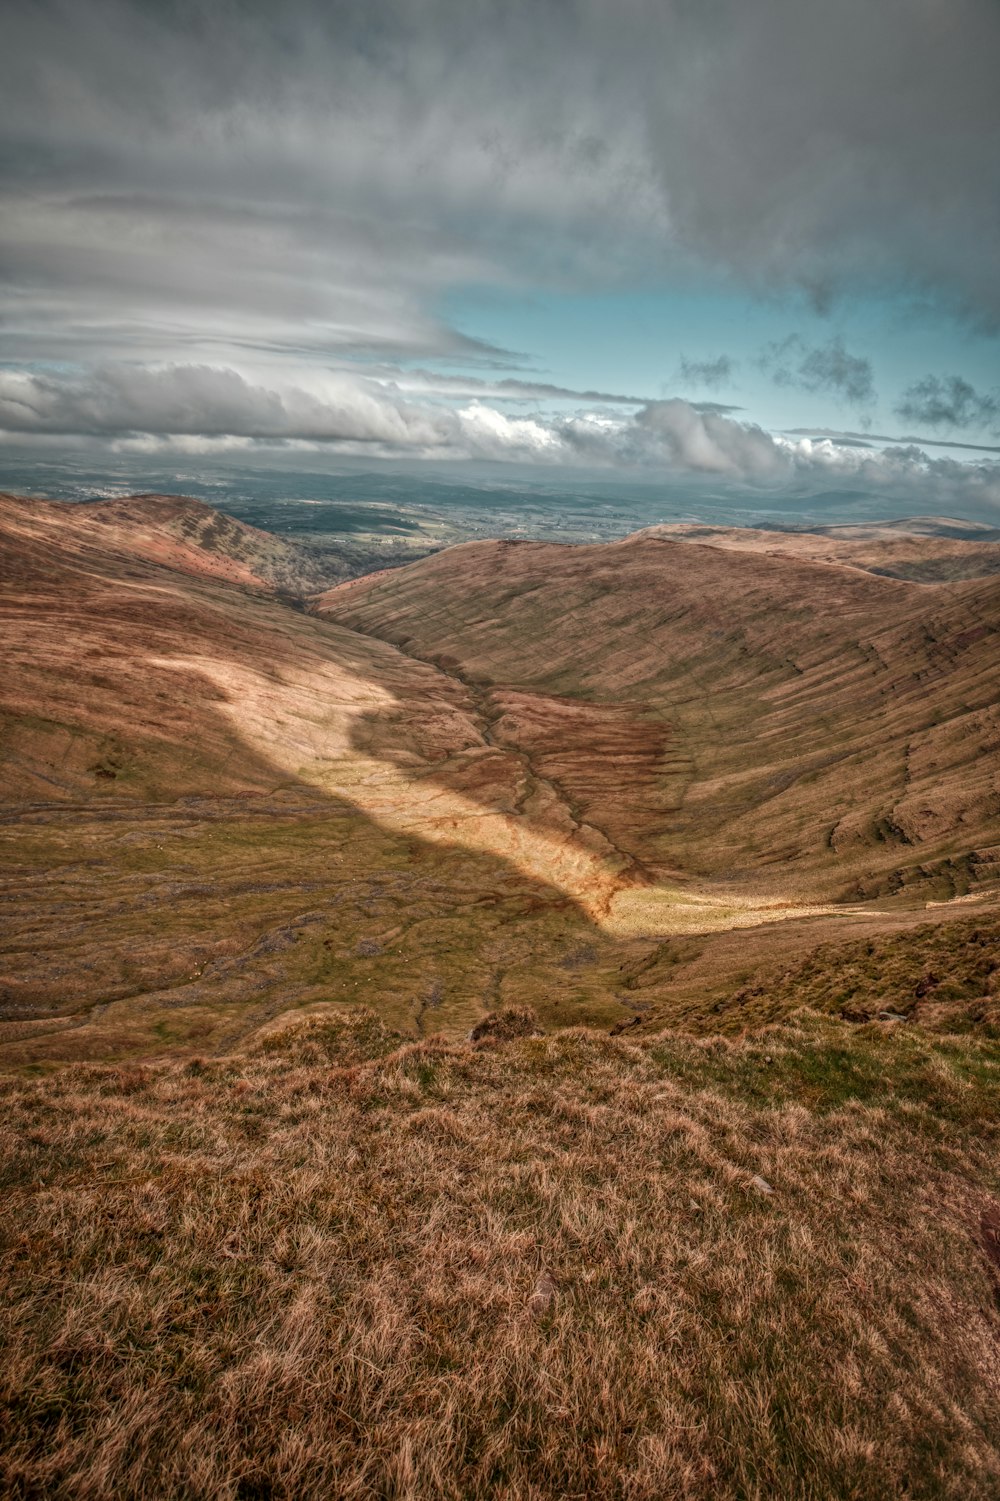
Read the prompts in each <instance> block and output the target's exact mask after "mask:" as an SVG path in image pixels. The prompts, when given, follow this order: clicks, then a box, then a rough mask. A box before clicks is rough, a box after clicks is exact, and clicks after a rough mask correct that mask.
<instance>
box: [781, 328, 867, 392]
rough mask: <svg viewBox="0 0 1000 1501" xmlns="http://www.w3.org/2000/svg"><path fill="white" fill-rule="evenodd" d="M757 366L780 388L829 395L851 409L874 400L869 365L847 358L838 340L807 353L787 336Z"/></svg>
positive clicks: (795, 338)
mask: <svg viewBox="0 0 1000 1501" xmlns="http://www.w3.org/2000/svg"><path fill="white" fill-rule="evenodd" d="M758 363H759V365H760V368H761V369H762V370H764V371H765V372H766V373H767V374H768V375H770V377H771V379H772V380H773V381H774V382H775V384H776V385H779V386H798V387H799V388H800V389H801V390H803V391H830V392H832V393H833V394H834V395H836V396H840V397H842V398H843V399H844V400H845V401H848V402H850V403H851V405H852V406H867V405H868V404H869V403H870V402H872V401H874V399H875V386H874V382H873V380H872V366H871V361H870V360H868V359H866V358H864V356H862V355H856V354H850V353H849V352H848V351H847V350H846V349H845V348H844V345H843V342H842V341H841V340H840V339H832V340H831V341H830V343H829V344H825V345H820V346H818V347H816V348H813V349H809V348H807V346H806V345H805V343H804V342H803V341H802V339H800V338H799V336H798V335H797V334H790V335H789V337H788V338H787V339H782V340H781V342H780V343H777V344H769V345H768V346H767V348H766V349H765V350H764V352H763V353H762V355H761V357H760V359H759V361H758Z"/></svg>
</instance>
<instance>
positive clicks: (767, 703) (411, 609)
mask: <svg viewBox="0 0 1000 1501" xmlns="http://www.w3.org/2000/svg"><path fill="white" fill-rule="evenodd" d="M742 535H743V536H746V534H742ZM771 538H772V534H770V533H751V534H749V536H748V539H747V540H749V542H750V543H751V550H749V551H748V550H746V549H745V548H744V547H743V546H739V547H737V546H734V545H733V544H732V541H731V538H730V534H728V533H727V534H725V535H724V537H723V539H722V541H723V545H716V543H715V541H713V537H712V534H709V537H708V540H707V542H705V541H700V540H699V541H696V540H695V537H694V536H687V537H686V538H685V540H683V541H677V540H674V539H672V538H670V537H667V536H663V535H660V534H659V533H658V532H654V533H648V532H643V533H639V534H637V535H636V536H634V537H631V538H629V539H627V540H626V541H624V542H621V543H617V544H613V545H607V546H600V547H565V546H559V545H556V544H544V543H507V542H490V543H470V544H467V545H465V546H462V547H456V548H452V549H450V550H449V551H448V552H445V553H443V554H439V555H438V556H436V557H434V558H428V559H425V560H423V561H422V562H419V563H415V564H413V565H411V566H410V567H408V568H405V569H402V570H400V571H397V572H393V573H391V574H386V575H383V576H378V577H373V578H370V579H359V580H356V581H354V582H352V583H348V584H345V585H343V586H341V587H339V588H336V589H334V590H332V591H330V592H329V593H327V594H326V595H324V596H323V597H322V598H321V599H320V601H319V603H318V608H319V610H320V611H321V612H322V613H323V614H324V616H325V618H327V619H331V620H335V621H337V622H338V623H339V624H341V625H345V626H348V627H349V628H351V629H352V630H355V631H361V632H364V633H367V634H370V635H373V636H377V637H378V638H380V639H382V640H385V641H388V642H391V643H393V644H395V645H396V646H398V647H399V648H400V649H401V650H403V651H404V652H406V653H408V654H409V655H411V656H414V657H416V658H419V659H421V660H425V661H429V662H432V663H435V664H437V665H438V666H439V667H441V668H443V669H444V670H445V671H447V672H449V673H451V674H452V675H453V676H454V677H455V678H456V679H457V680H460V681H462V682H466V683H471V684H474V685H475V688H476V692H477V695H478V697H479V702H480V706H481V712H482V713H483V714H484V715H485V716H486V717H487V719H488V721H489V723H490V725H491V733H492V735H493V737H494V739H495V740H496V741H497V742H498V743H502V744H509V745H511V746H512V747H514V748H517V749H519V750H520V751H521V752H522V753H524V754H528V755H532V756H536V757H542V758H544V761H545V764H546V765H548V766H549V767H551V768H552V776H553V778H554V780H555V781H556V783H558V784H559V785H560V786H561V787H562V788H563V791H564V794H565V796H566V798H567V799H568V800H569V801H570V802H571V803H573V804H574V805H578V806H580V807H581V808H584V809H588V808H590V809H595V808H599V809H600V814H599V815H598V813H596V812H595V813H593V814H592V815H591V816H593V817H594V819H595V821H596V822H597V823H599V824H600V825H601V826H602V827H610V826H612V825H613V826H614V828H615V829H616V831H617V833H616V836H615V837H616V839H617V842H618V843H620V844H621V845H622V846H623V847H624V848H626V849H627V850H628V851H629V852H630V853H631V854H632V855H633V857H634V858H635V859H636V860H637V861H638V862H639V863H640V864H641V865H642V866H643V867H644V868H646V869H648V870H650V871H654V872H657V871H658V872H660V873H661V874H662V873H666V872H669V871H676V870H677V869H678V868H681V869H684V870H687V871H690V872H692V873H698V874H700V875H705V876H709V875H710V876H712V877H714V878H715V879H716V880H720V879H721V880H729V881H733V882H735V883H737V884H739V883H741V882H746V881H752V882H753V883H754V885H756V886H758V887H759V886H760V885H761V884H763V885H765V886H770V887H773V888H775V889H781V890H784V891H787V890H789V889H793V890H797V891H799V892H802V893H809V894H810V895H812V896H818V895H821V894H822V895H825V896H827V897H839V898H840V899H845V898H850V897H852V896H853V897H855V898H864V897H873V896H877V895H891V894H892V893H894V892H897V891H900V890H902V889H904V888H908V887H911V886H916V887H917V888H919V890H920V894H921V896H927V897H933V896H939V895H948V894H954V893H955V892H956V891H959V892H961V891H964V890H966V889H968V887H969V885H970V884H971V883H974V882H975V881H976V880H977V879H979V878H981V877H983V876H989V877H990V878H995V877H996V876H997V875H998V874H1000V865H998V859H1000V856H998V847H1000V578H994V579H987V580H975V581H967V582H955V583H948V584H941V585H938V586H937V587H935V588H933V589H927V588H925V587H924V586H922V585H919V584H916V583H913V582H906V581H902V580H897V579H890V578H885V577H877V576H874V575H873V574H872V573H870V572H868V571H863V570H862V569H860V568H858V567H854V566H850V567H848V566H844V565H843V563H841V562H830V561H818V560H816V559H814V558H813V557H811V556H808V550H809V549H814V548H815V547H816V546H817V544H816V542H815V540H814V539H808V540H807V541H805V542H801V541H800V539H799V538H797V537H795V538H793V539H792V547H791V549H789V547H788V546H787V545H786V539H785V538H784V537H783V536H782V535H780V534H779V535H778V536H777V537H776V539H775V542H774V545H771ZM824 545H825V544H824ZM928 545H932V544H928ZM951 545H953V544H950V543H949V544H945V546H946V547H948V546H951ZM803 553H806V554H807V555H805V556H804V555H802V554H803ZM624 724H627V725H628V727H629V728H628V729H627V731H620V729H619V727H620V726H621V725H624ZM620 734H621V735H623V739H621V740H620V739H619V738H618V737H619V735H620ZM619 836H620V837H619Z"/></svg>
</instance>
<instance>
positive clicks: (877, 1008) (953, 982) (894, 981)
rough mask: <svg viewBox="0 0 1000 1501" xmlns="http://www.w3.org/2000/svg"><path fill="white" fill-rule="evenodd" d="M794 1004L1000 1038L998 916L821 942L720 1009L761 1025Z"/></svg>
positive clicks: (992, 914)
mask: <svg viewBox="0 0 1000 1501" xmlns="http://www.w3.org/2000/svg"><path fill="white" fill-rule="evenodd" d="M797 1006H808V1007H809V1008H810V1009H812V1010H815V1011H828V1012H834V1013H837V1014H839V1015H840V1016H842V1017H843V1018H844V1019H845V1020H847V1021H871V1020H872V1019H873V1018H875V1017H877V1016H878V1015H879V1014H880V1013H881V1012H884V1011H890V1012H893V1013H895V1014H897V1015H903V1016H905V1017H907V1018H908V1019H911V1020H913V1021H919V1022H920V1023H921V1024H922V1025H924V1026H926V1027H933V1028H941V1029H943V1030H947V1031H958V1032H961V1031H976V1032H979V1033H981V1034H985V1035H988V1036H990V1037H1000V914H998V913H996V912H994V911H991V912H984V913H979V914H977V915H976V916H975V917H973V918H968V919H965V920H959V921H952V922H948V923H926V924H922V925H920V926H919V927H917V928H914V929H912V930H911V931H909V932H905V933H900V934H885V935H882V936H878V937H871V938H867V939H856V940H855V941H854V942H851V943H824V944H820V945H819V946H818V947H817V948H816V949H814V950H813V952H812V953H811V954H809V955H808V956H807V957H806V958H805V959H803V960H801V961H800V962H799V963H797V964H792V965H790V966H788V967H787V968H785V969H784V970H783V971H782V972H781V973H779V974H774V973H772V974H767V975H764V976H762V977H760V978H758V979H757V980H756V981H755V982H754V983H752V984H751V985H749V986H744V987H743V988H742V989H740V990H739V991H737V992H736V994H735V995H733V996H732V997H730V998H729V999H728V1000H726V1001H724V1002H720V1003H719V1005H718V1007H717V1010H719V1011H723V1012H725V1011H728V1012H730V1013H733V1012H735V1013H736V1014H737V1015H738V1016H739V1017H741V1019H743V1020H744V1021H745V1022H746V1021H753V1022H756V1023H758V1024H759V1023H760V1022H762V1021H772V1020H776V1019H777V1018H779V1017H781V1016H787V1015H788V1013H789V1012H790V1011H792V1010H794V1009H795V1008H796V1007H797Z"/></svg>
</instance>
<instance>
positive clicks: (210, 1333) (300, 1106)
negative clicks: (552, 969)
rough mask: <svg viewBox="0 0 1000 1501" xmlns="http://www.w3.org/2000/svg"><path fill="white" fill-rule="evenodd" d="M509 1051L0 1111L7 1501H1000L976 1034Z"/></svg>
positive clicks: (269, 1051)
mask: <svg viewBox="0 0 1000 1501" xmlns="http://www.w3.org/2000/svg"><path fill="white" fill-rule="evenodd" d="M533 1028H534V1023H533V1021H532V1019H531V1018H530V1015H526V1014H525V1013H519V1012H515V1013H508V1014H507V1015H505V1016H504V1017H502V1018H501V1019H500V1024H499V1026H497V1027H495V1028H494V1029H493V1030H492V1033H490V1029H484V1031H486V1032H487V1036H486V1037H484V1039H483V1041H481V1042H479V1043H473V1044H470V1043H453V1042H452V1043H449V1042H446V1041H444V1040H441V1039H435V1038H431V1039H428V1040H427V1041H424V1042H420V1043H416V1044H412V1043H403V1042H402V1040H401V1039H399V1038H396V1037H393V1036H392V1035H391V1033H389V1032H387V1031H386V1029H385V1028H384V1026H383V1025H382V1024H381V1022H380V1021H379V1020H378V1018H376V1017H374V1016H371V1015H369V1016H364V1015H361V1016H357V1017H354V1018H350V1017H347V1018H342V1019H341V1020H340V1021H339V1022H337V1023H329V1022H325V1023H322V1024H319V1023H316V1024H312V1025H306V1026H305V1027H304V1028H302V1027H297V1028H292V1029H291V1030H289V1029H288V1028H287V1027H286V1028H284V1029H281V1030H279V1031H277V1032H275V1033H274V1034H273V1036H271V1037H270V1039H266V1040H265V1041H264V1042H263V1043H262V1044H261V1045H260V1046H258V1048H257V1049H256V1051H254V1052H252V1053H250V1054H246V1055H244V1056H233V1057H228V1058H225V1059H219V1060H216V1061H199V1060H193V1061H191V1062H189V1063H187V1064H183V1063H174V1064H170V1063H163V1064H157V1065H153V1066H145V1067H131V1068H127V1069H106V1068H93V1067H83V1066H76V1067H72V1068H69V1069H66V1070H63V1071H62V1072H60V1073H59V1074H57V1075H55V1076H52V1077H49V1078H42V1079H34V1080H22V1081H20V1082H14V1081H11V1080H8V1081H7V1082H6V1083H4V1084H3V1086H2V1121H3V1135H2V1138H0V1140H2V1147H3V1173H4V1177H3V1192H4V1200H5V1206H6V1212H5V1215H4V1217H3V1230H2V1234H3V1241H2V1262H0V1276H2V1279H3V1280H2V1287H3V1295H4V1303H5V1306H6V1308H7V1313H6V1315H5V1321H4V1322H5V1333H4V1345H5V1349H4V1359H3V1363H2V1372H3V1374H2V1377H0V1404H2V1409H0V1410H2V1413H3V1417H2V1420H0V1435H2V1438H0V1476H2V1487H3V1491H4V1494H6V1495H10V1496H24V1497H27V1496H40V1495H45V1496H46V1497H53V1498H59V1497H78V1496H82V1495H86V1496H88V1497H91V1498H94V1501H103V1498H112V1497H114V1498H118V1497H139V1496H150V1495H178V1496H180V1495H190V1496H195V1495H197V1496H198V1497H204V1498H206V1501H235V1498H249V1497H264V1496H268V1497H273V1498H288V1501H291V1498H307V1497H317V1498H319V1497H328V1496H334V1495H336V1496H351V1497H359V1498H360V1497H366V1498H367V1497H371V1498H375V1497H389V1496H394V1497H404V1496H406V1497H411V1498H424V1497H428V1498H429V1497H450V1498H455V1501H458V1498H471V1497H487V1496H488V1497H493V1498H508V1501H515V1498H516V1501H522V1498H524V1497H529V1496H534V1497H545V1496H556V1495H558V1496H581V1497H582V1496H588V1497H616V1498H624V1497H628V1498H635V1501H639V1498H647V1501H669V1498H685V1501H694V1498H701V1497H704V1498H713V1501H715V1498H734V1501H735V1498H737V1497H739V1498H746V1497H750V1496H754V1497H761V1498H763V1497H768V1498H772V1497H774V1498H782V1501H784V1498H801V1501H807V1498H809V1501H812V1498H819V1497H824V1498H825V1497H832V1496H844V1497H848V1496H849V1497H852V1498H856V1501H883V1498H885V1497H887V1496H902V1495H906V1496H908V1497H912V1498H915V1501H916V1498H939V1497H954V1498H956V1501H958V1498H962V1501H970V1498H983V1501H985V1498H987V1497H993V1496H995V1495H996V1494H997V1490H998V1488H1000V1419H998V1412H1000V1407H998V1401H997V1398H998V1396H1000V1367H998V1360H997V1350H998V1341H1000V1315H998V1312H997V1297H998V1289H1000V1282H998V1276H1000V1267H998V1264H997V1262H998V1256H1000V1252H998V1244H1000V1242H998V1239H997V1233H998V1232H997V1227H998V1226H1000V1172H998V1166H997V1164H998V1161H1000V1157H998V1153H997V1145H998V1143H997V1122H998V1120H1000V1050H998V1047H997V1044H996V1043H995V1042H991V1041H985V1040H981V1039H979V1040H977V1039H975V1038H956V1039H952V1040H940V1039H934V1038H933V1037H931V1036H930V1035H929V1034H926V1033H924V1032H922V1031H921V1030H920V1029H919V1028H909V1029H907V1028H900V1027H898V1026H888V1027H880V1026H879V1025H877V1024H876V1025H874V1026H867V1027H861V1028H857V1027H850V1026H849V1025H847V1024H845V1023H838V1022H831V1021H824V1020H821V1019H819V1018H814V1017H811V1016H808V1015H803V1016H801V1017H799V1018H798V1019H796V1020H794V1021H792V1022H790V1023H788V1024H786V1025H784V1026H781V1027H778V1028H773V1029H771V1030H769V1031H766V1032H764V1033H761V1034H760V1035H759V1036H757V1037H746V1038H744V1039H742V1040H732V1041H724V1040H722V1039H714V1040H706V1041H704V1042H700V1043H699V1042H694V1041H685V1040H683V1039H681V1038H678V1037H676V1036H671V1035H669V1034H665V1035H662V1036H657V1037H653V1038H651V1039H650V1040H649V1041H648V1042H646V1043H644V1044H642V1045H639V1046H635V1045H630V1044H629V1043H628V1042H627V1040H625V1039H620V1040H613V1039H609V1038H606V1037H605V1038H602V1037H599V1036H596V1035H595V1034H593V1033H588V1032H584V1031H580V1030H571V1031H568V1032H558V1033H555V1034H552V1035H548V1036H540V1037H534V1038H533V1037H530V1036H525V1037H521V1038H518V1037H517V1036H516V1035H514V1036H513V1037H511V1034H517V1033H518V1032H522V1033H524V1032H530V1031H532V1030H533ZM504 1035H506V1036H507V1037H508V1038H511V1040H507V1041H504V1040H503V1037H504Z"/></svg>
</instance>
